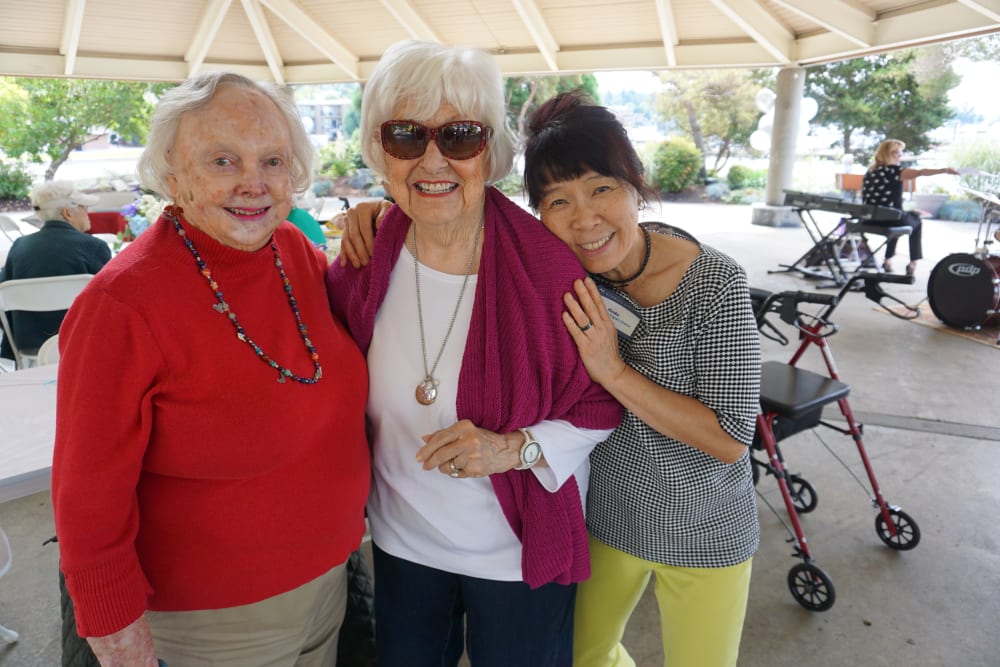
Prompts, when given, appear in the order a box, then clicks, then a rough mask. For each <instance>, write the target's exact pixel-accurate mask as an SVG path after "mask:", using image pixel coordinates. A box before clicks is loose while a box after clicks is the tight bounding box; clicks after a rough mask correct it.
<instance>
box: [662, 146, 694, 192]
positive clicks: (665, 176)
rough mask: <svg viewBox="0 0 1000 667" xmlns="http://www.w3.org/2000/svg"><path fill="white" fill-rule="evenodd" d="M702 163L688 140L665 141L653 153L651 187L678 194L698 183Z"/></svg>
mask: <svg viewBox="0 0 1000 667" xmlns="http://www.w3.org/2000/svg"><path fill="white" fill-rule="evenodd" d="M703 161H704V159H703V158H702V155H701V152H700V151H699V150H698V149H697V148H696V147H695V145H694V143H693V142H692V141H691V140H690V139H685V138H677V137H675V138H672V139H667V140H666V141H664V142H663V143H661V144H659V145H658V146H657V147H656V150H655V152H654V153H653V169H652V182H653V185H654V186H655V187H657V188H659V189H661V190H664V191H666V192H680V191H681V190H683V189H684V188H686V187H688V186H689V185H694V184H695V183H696V182H697V181H698V176H699V173H700V172H701V170H702V166H703Z"/></svg>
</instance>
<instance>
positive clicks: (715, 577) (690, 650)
mask: <svg viewBox="0 0 1000 667" xmlns="http://www.w3.org/2000/svg"><path fill="white" fill-rule="evenodd" d="M750 563H751V559H748V560H746V561H744V562H742V563H740V564H738V565H733V566H731V567H719V568H693V567H674V566H672V565H662V564H660V563H653V562H650V561H646V560H642V559H641V558H636V557H635V556H630V555H629V554H627V553H625V552H624V551H619V550H618V549H613V548H611V547H609V546H608V545H606V544H604V543H603V542H600V541H599V540H596V539H594V538H593V537H591V538H590V566H591V571H592V573H591V576H590V579H588V580H587V581H584V582H582V583H581V584H580V585H579V586H578V588H577V593H576V617H575V620H574V627H573V636H574V639H573V665H574V667H635V661H634V660H632V658H631V656H629V654H628V651H626V650H625V647H624V646H622V643H621V641H622V636H623V635H624V633H625V624H626V623H627V622H628V619H629V617H630V616H631V615H632V611H633V610H634V609H635V607H636V605H637V604H638V603H639V599H640V598H641V597H642V594H643V592H644V591H645V590H646V586H647V584H648V583H649V577H650V575H653V576H655V577H656V582H655V588H654V591H655V593H656V600H657V603H658V605H659V608H660V628H661V631H662V637H663V655H664V658H663V664H664V665H665V667H693V666H697V667H734V666H735V665H736V659H737V657H738V656H739V650H740V637H741V636H742V634H743V619H744V616H745V615H746V607H747V597H748V595H749V591H750Z"/></svg>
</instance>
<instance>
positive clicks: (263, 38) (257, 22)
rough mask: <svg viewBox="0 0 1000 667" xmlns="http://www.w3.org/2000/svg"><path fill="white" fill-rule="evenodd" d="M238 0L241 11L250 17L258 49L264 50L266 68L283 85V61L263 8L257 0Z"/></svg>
mask: <svg viewBox="0 0 1000 667" xmlns="http://www.w3.org/2000/svg"><path fill="white" fill-rule="evenodd" d="M240 2H242V3H243V11H245V12H246V14H247V18H248V19H250V27H251V28H253V34H254V36H255V37H256V38H257V42H258V43H259V44H260V50H261V51H263V52H264V60H266V61H267V67H268V69H270V70H271V76H272V77H273V78H274V81H275V82H276V83H278V84H280V85H282V86H283V85H285V75H284V72H283V70H284V66H285V63H284V61H283V60H282V58H281V52H280V51H279V50H278V45H277V44H276V43H275V41H274V36H273V35H272V34H271V26H269V25H268V24H267V17H266V16H264V10H263V9H261V6H260V3H259V2H257V0H240Z"/></svg>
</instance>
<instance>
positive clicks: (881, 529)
mask: <svg viewBox="0 0 1000 667" xmlns="http://www.w3.org/2000/svg"><path fill="white" fill-rule="evenodd" d="M889 516H890V517H892V525H893V526H894V527H895V529H896V534H895V535H893V534H892V533H891V532H889V525H888V524H887V523H886V522H885V518H883V516H882V513H881V512H879V513H878V514H876V515H875V533H876V534H877V535H878V536H879V539H880V540H882V541H883V542H885V545H886V546H887V547H889V548H890V549H895V550H897V551H909V550H910V549H912V548H913V547H915V546H917V545H918V544H920V527H919V526H918V525H917V522H916V521H914V520H913V517H911V516H910V515H909V514H907V513H906V512H904V511H903V510H889Z"/></svg>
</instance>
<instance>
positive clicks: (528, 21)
mask: <svg viewBox="0 0 1000 667" xmlns="http://www.w3.org/2000/svg"><path fill="white" fill-rule="evenodd" d="M513 2H514V9H516V10H517V13H518V14H520V16H521V20H522V21H523V22H524V26H525V27H526V28H527V29H528V32H529V33H530V34H531V39H532V40H534V42H535V46H537V47H538V51H539V53H541V54H542V57H543V58H545V62H546V63H548V66H549V69H550V70H551V71H553V72H558V71H559V62H558V61H557V60H556V53H558V52H559V43H558V42H556V38H555V37H553V36H552V32H551V31H550V30H549V26H548V25H546V23H545V18H544V17H543V16H542V12H541V10H540V9H539V8H538V4H537V3H536V2H535V0H513Z"/></svg>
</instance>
